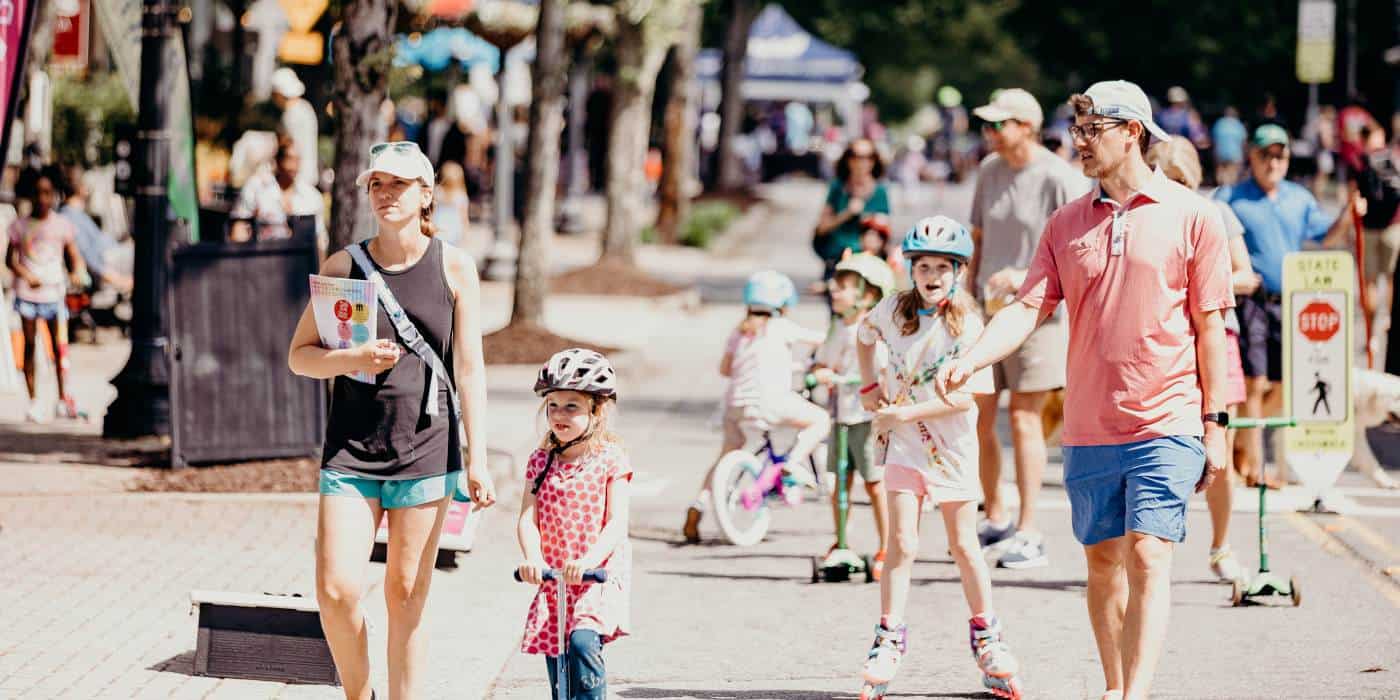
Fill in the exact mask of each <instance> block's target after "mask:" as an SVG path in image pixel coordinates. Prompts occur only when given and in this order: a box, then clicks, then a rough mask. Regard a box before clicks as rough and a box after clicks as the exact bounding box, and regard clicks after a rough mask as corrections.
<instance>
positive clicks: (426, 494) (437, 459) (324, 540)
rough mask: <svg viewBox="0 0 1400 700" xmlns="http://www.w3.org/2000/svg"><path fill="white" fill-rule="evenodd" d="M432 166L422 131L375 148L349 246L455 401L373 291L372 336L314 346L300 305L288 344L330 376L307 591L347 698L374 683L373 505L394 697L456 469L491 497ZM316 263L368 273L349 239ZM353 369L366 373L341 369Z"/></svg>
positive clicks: (302, 363)
mask: <svg viewBox="0 0 1400 700" xmlns="http://www.w3.org/2000/svg"><path fill="white" fill-rule="evenodd" d="M434 180H435V178H434V175H433V168H432V164H431V163H429V162H428V159H427V157H426V156H424V155H423V153H422V151H420V150H419V148H418V146H417V144H414V143H412V142H402V141H401V142H395V143H381V144H378V145H376V146H374V147H373V148H371V149H370V165H369V168H368V169H366V170H365V171H364V172H362V173H360V175H359V177H358V178H357V179H356V180H355V182H356V185H357V186H359V187H362V188H364V191H365V193H366V195H367V197H368V200H369V205H370V208H371V209H372V211H373V213H374V219H375V224H376V226H377V232H376V234H375V236H374V237H373V238H371V239H369V240H368V241H366V242H364V243H356V244H353V246H355V247H362V248H361V251H362V252H363V253H364V255H365V257H366V258H367V263H368V264H370V265H372V266H373V268H374V271H375V272H376V273H378V276H379V277H380V278H382V280H383V284H385V285H386V286H387V287H388V289H389V291H390V292H392V294H393V296H394V298H395V299H397V301H398V304H399V305H400V306H402V307H403V309H404V311H405V312H406V314H407V316H408V318H409V320H410V321H411V322H412V324H413V325H414V326H415V327H416V328H417V331H418V333H419V334H420V335H421V336H422V337H423V339H424V340H425V341H426V342H427V344H428V346H429V347H430V348H431V349H432V352H433V353H435V354H436V355H437V356H438V357H439V358H441V359H442V363H443V364H444V365H445V366H446V368H447V374H448V375H449V378H450V379H451V381H452V382H453V384H454V385H455V386H456V387H457V393H458V395H459V396H460V397H461V415H460V416H458V415H456V412H455V411H453V410H452V408H451V405H450V401H449V393H448V388H447V386H446V385H445V384H444V383H442V382H438V381H435V380H434V379H433V376H434V375H433V369H432V367H430V366H429V365H428V363H427V362H425V361H424V360H423V359H421V358H420V357H419V356H418V355H417V354H415V353H414V352H412V351H406V350H407V349H406V347H405V346H404V345H402V344H401V342H400V341H399V339H398V337H397V333H396V331H395V328H394V325H393V323H392V321H391V320H390V317H389V315H388V314H387V313H386V312H385V309H384V305H383V304H382V303H381V304H380V305H379V310H378V314H379V318H378V321H377V326H376V328H377V332H378V336H379V337H378V339H377V340H375V341H374V342H370V343H366V344H364V345H360V346H358V347H355V348H351V349H345V350H328V349H326V348H323V347H321V340H320V337H319V334H318V332H317V330H316V322H315V319H314V317H313V315H312V311H311V308H310V307H309V306H308V308H307V309H306V311H305V312H304V313H303V314H302V317H301V321H300V323H298V324H297V329H296V333H295V335H294V336H293V338H292V343H291V349H290V351H289V358H288V366H289V367H290V368H291V370H292V371H293V372H295V373H296V374H299V375H302V376H306V377H313V378H317V379H332V380H334V389H333V394H332V400H331V411H330V418H329V420H328V421H327V424H326V440H325V447H324V448H323V450H322V457H321V486H320V492H321V498H320V509H319V515H318V520H317V529H316V598H317V602H318V603H319V604H320V609H321V626H322V628H324V630H325V634H326V640H327V642H329V644H330V648H331V655H332V656H333V657H334V659H335V665H336V669H337V670H338V671H339V672H340V680H341V684H342V686H343V688H344V690H345V697H346V698H349V699H350V700H369V699H370V698H373V697H374V691H373V690H372V688H371V685H370V669H369V639H368V631H367V627H366V625H365V618H364V613H363V611H362V610H361V607H360V595H361V591H362V590H363V579H364V576H365V563H366V562H367V561H369V556H370V549H371V547H372V546H373V544H374V534H375V530H376V528H377V527H378V524H379V523H380V520H381V518H382V517H384V516H385V514H386V513H387V520H388V529H389V543H388V547H387V559H386V567H385V573H384V599H385V604H386V608H387V610H388V618H389V624H388V659H389V674H388V675H389V688H390V690H389V697H390V698H393V699H395V700H402V699H405V698H413V697H416V696H417V695H416V690H417V687H418V681H419V676H420V675H421V672H422V671H421V669H422V668H423V666H424V659H425V656H426V646H427V639H426V637H425V636H424V634H423V632H422V630H421V629H420V624H419V623H420V622H421V620H422V616H423V606H424V604H425V603H426V602H427V598H428V587H429V583H430V581H431V578H432V573H433V565H434V563H435V562H436V559H437V548H438V537H439V535H440V533H441V531H442V523H443V516H444V514H445V513H446V512H447V506H448V504H449V502H450V500H451V498H452V496H453V494H454V493H455V492H457V490H458V489H457V482H458V477H459V476H460V475H461V473H462V471H463V470H464V469H465V471H466V484H465V486H466V488H465V489H464V490H465V491H467V493H468V495H469V496H470V497H471V500H472V501H473V502H474V503H475V504H476V507H478V508H485V507H487V506H490V505H491V504H492V502H494V501H495V494H494V490H493V488H492V485H491V479H490V477H489V475H488V474H487V471H486V441H485V437H484V424H483V416H484V415H485V410H486V377H485V365H484V363H483V361H482V354H481V320H480V319H481V313H480V307H481V295H480V290H479V280H478V278H477V273H476V266H475V264H474V263H473V261H472V259H471V257H470V256H468V255H467V254H466V253H464V252H463V251H462V250H461V249H459V248H456V247H453V246H449V245H445V244H444V243H443V242H442V241H439V240H437V239H435V238H434V237H433V234H434V232H435V229H434V227H433V225H432V215H433V185H434ZM361 251H356V253H359V252H361ZM321 274H323V275H327V276H331V277H348V278H351V279H365V278H366V273H365V271H364V270H362V269H361V267H360V265H358V264H356V263H355V262H354V259H353V256H352V253H351V249H349V248H347V249H346V250H341V251H338V252H336V253H335V254H334V255H332V256H331V257H330V258H328V259H327V260H326V262H325V264H324V266H323V267H322V269H321ZM356 372H364V373H366V374H369V375H371V376H372V377H373V381H372V382H368V383H367V382H362V381H359V380H357V379H353V378H351V377H350V376H347V375H351V374H353V373H356ZM458 420H461V421H463V424H464V425H465V428H466V431H465V432H466V437H467V444H466V445H461V444H460V442H461V441H460V438H459V430H458V425H457V421H458ZM463 450H466V452H467V458H466V460H465V464H464V463H463V458H462V451H463Z"/></svg>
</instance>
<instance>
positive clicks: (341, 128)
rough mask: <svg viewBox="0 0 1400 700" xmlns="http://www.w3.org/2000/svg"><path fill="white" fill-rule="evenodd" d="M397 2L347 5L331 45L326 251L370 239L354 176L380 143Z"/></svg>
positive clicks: (365, 0) (355, 0)
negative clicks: (331, 154) (331, 162)
mask: <svg viewBox="0 0 1400 700" xmlns="http://www.w3.org/2000/svg"><path fill="white" fill-rule="evenodd" d="M398 11H399V3H398V2H397V0H350V2H347V3H345V6H344V10H343V12H342V14H341V22H340V30H339V31H338V32H336V33H335V36H334V38H333V39H332V40H331V51H332V52H333V53H334V54H335V66H334V67H333V68H332V77H333V79H334V82H335V91H334V102H333V104H334V107H335V173H336V177H335V185H334V186H333V187H332V189H331V226H330V251H336V250H340V249H341V248H344V247H345V246H348V245H350V244H351V243H354V242H355V241H358V240H363V239H365V238H368V237H370V236H371V235H373V234H374V221H373V218H372V217H371V215H370V212H369V206H368V204H367V200H366V198H365V193H364V192H362V191H360V189H359V188H358V187H356V186H355V176H356V175H358V174H359V173H360V171H362V170H364V169H365V168H366V167H367V166H368V165H369V147H370V146H372V145H374V144H375V143H376V142H378V141H383V140H384V136H385V133H384V132H385V125H384V124H383V123H381V122H380V119H379V106H380V105H381V104H383V102H384V99H385V97H387V96H388V87H389V67H390V60H391V59H392V56H393V53H392V52H393V36H392V33H391V29H392V28H393V26H394V24H395V22H396V21H397V15H398Z"/></svg>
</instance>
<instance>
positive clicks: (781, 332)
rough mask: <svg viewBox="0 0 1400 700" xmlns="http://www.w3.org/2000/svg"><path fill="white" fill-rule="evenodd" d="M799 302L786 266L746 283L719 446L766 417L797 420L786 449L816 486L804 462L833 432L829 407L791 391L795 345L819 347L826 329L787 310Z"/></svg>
mask: <svg viewBox="0 0 1400 700" xmlns="http://www.w3.org/2000/svg"><path fill="white" fill-rule="evenodd" d="M796 304H797V287H796V286H795V285H793V283H792V280H791V279H789V278H788V276H787V275H784V274H783V273H781V272H777V271H775V270H763V271H761V272H756V273H754V274H753V276H752V277H750V278H749V280H748V283H747V284H745V285H744V305H745V306H746V307H748V313H747V314H746V315H745V316H744V320H743V321H742V322H740V323H739V326H738V327H737V328H735V329H734V332H733V333H731V334H730V336H729V340H728V342H727V343H726V345H725V351H724V359H723V360H721V361H720V366H719V373H720V374H721V375H723V376H725V377H727V378H728V379H729V382H728V384H727V385H726V386H725V391H724V444H723V446H721V448H720V453H719V454H720V457H721V458H722V457H723V456H724V455H725V454H728V453H729V452H730V451H731V450H737V449H739V448H741V447H743V446H744V443H745V442H747V438H748V436H747V435H746V428H752V427H753V426H760V425H763V424H767V425H771V426H782V427H788V428H796V429H797V431H798V432H797V442H796V444H795V445H794V446H793V448H792V450H791V451H790V452H788V455H787V462H786V466H785V469H786V471H787V474H788V475H789V476H790V477H792V478H793V480H795V481H797V482H798V483H800V484H803V485H806V486H816V482H815V479H814V478H813V476H812V474H811V473H810V472H808V471H807V470H805V469H804V466H805V465H806V464H807V458H808V457H809V456H810V455H811V454H812V451H813V450H814V449H816V447H817V445H819V444H821V441H822V440H823V439H825V438H826V436H827V434H828V433H830V432H831V424H830V422H829V419H828V418H827V415H826V411H824V410H822V409H821V407H820V406H817V405H816V404H813V403H811V402H809V401H807V400H806V399H804V398H802V397H801V396H800V395H798V393H797V392H795V391H793V388H792V380H793V346H795V345H803V346H806V347H808V348H809V349H810V348H815V347H816V346H817V345H819V344H820V343H821V342H822V340H823V336H822V334H821V333H819V332H817V331H811V330H808V329H806V328H803V327H801V326H799V325H797V324H796V323H794V322H792V321H791V320H789V319H788V318H787V317H786V315H785V314H786V313H787V310H788V309H789V308H791V307H793V306H795V305H796ZM718 459H719V458H716V464H717V463H718ZM713 474H714V466H713V465H711V466H710V469H709V470H708V471H707V472H706V473H705V479H704V480H703V481H702V482H700V491H699V493H697V494H696V498H695V501H694V502H693V503H692V504H691V506H690V508H689V509H688V510H687V511H686V516H685V526H684V527H683V529H682V533H683V534H684V535H685V541H686V542H688V543H691V544H694V543H697V542H699V541H700V518H701V516H702V515H703V514H704V512H705V508H706V507H707V504H708V503H709V502H710V488H709V485H710V480H711V477H712V476H713Z"/></svg>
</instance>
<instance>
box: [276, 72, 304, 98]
mask: <svg viewBox="0 0 1400 700" xmlns="http://www.w3.org/2000/svg"><path fill="white" fill-rule="evenodd" d="M272 91H273V92H275V93H277V94H279V95H281V96H283V97H291V98H296V97H301V96H302V95H305V94H306V85H305V84H303V83H302V82H301V78H298V77H297V74H296V71H294V70H292V69H291V68H287V67H285V66H284V67H282V68H278V69H277V70H275V71H273V72H272Z"/></svg>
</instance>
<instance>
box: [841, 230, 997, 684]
mask: <svg viewBox="0 0 1400 700" xmlns="http://www.w3.org/2000/svg"><path fill="white" fill-rule="evenodd" d="M901 249H902V251H903V253H904V257H905V259H906V260H907V261H908V263H909V269H910V275H911V276H912V279H913V286H914V288H913V289H910V290H908V291H905V292H902V293H900V294H899V295H897V296H894V297H891V298H888V299H885V300H884V301H882V302H881V303H880V304H879V305H878V306H876V307H875V309H874V310H872V311H871V312H870V314H869V315H868V316H867V317H866V319H865V320H864V322H862V324H861V327H860V331H859V333H858V334H857V341H858V342H857V346H856V347H857V354H858V357H859V360H860V369H861V378H862V381H863V384H864V385H863V386H862V387H861V389H860V396H861V402H862V404H863V405H864V406H865V408H866V410H869V411H871V412H873V413H874V414H875V419H874V421H873V432H874V433H875V435H876V439H877V441H878V442H877V448H876V451H877V460H878V462H879V463H880V464H882V465H883V466H884V468H885V490H886V491H887V492H888V493H889V497H890V523H889V527H890V531H889V536H888V538H887V540H886V548H887V550H888V555H887V556H888V558H887V560H886V564H885V571H884V576H883V577H882V578H881V580H880V607H881V610H880V613H881V616H880V622H879V624H877V625H876V627H875V643H874V645H873V646H872V647H871V649H870V653H869V656H868V658H867V661H866V663H865V668H864V670H863V675H864V680H865V685H864V687H863V688H862V690H861V698H862V700H865V699H867V698H880V697H884V695H885V690H886V687H887V685H888V684H889V682H890V680H892V679H893V678H894V676H895V673H896V672H897V671H898V669H899V666H900V661H901V659H902V658H903V657H904V655H905V653H906V651H907V646H906V645H907V639H908V629H907V627H906V626H905V624H904V612H905V608H906V607H907V604H908V599H909V584H910V575H911V573H912V569H913V565H914V559H915V557H916V556H917V554H918V549H919V524H920V511H921V508H920V506H921V505H922V501H923V499H925V498H928V499H932V500H933V501H934V502H935V503H937V504H938V508H939V512H940V514H941V515H942V517H943V524H944V526H945V527H946V528H947V532H948V543H949V549H950V551H951V553H952V556H953V560H954V561H955V562H956V563H957V566H958V572H959V574H960V575H961V577H962V585H963V594H964V596H965V597H966V598H967V605H968V608H969V611H970V612H971V619H970V620H969V623H968V627H969V639H970V641H971V647H972V655H973V658H974V659H975V660H976V662H977V666H978V668H979V669H980V670H981V672H982V682H983V685H985V686H986V687H987V688H988V689H989V690H990V691H991V692H992V693H993V694H994V695H996V696H998V697H1002V698H1011V699H1013V700H1016V699H1019V698H1020V697H1021V690H1020V687H1019V684H1018V682H1017V675H1018V671H1019V669H1018V667H1017V662H1016V659H1015V657H1014V656H1012V654H1011V650H1010V648H1009V647H1008V646H1007V645H1006V643H1005V642H1004V641H1003V640H1002V630H1001V622H1000V620H999V619H998V618H997V615H996V613H995V612H994V611H993V606H992V582H991V577H990V575H989V574H988V571H987V564H986V562H985V561H984V560H983V558H982V553H981V547H980V546H979V544H978V541H977V527H976V526H977V499H978V494H979V486H978V480H977V474H978V470H977V455H978V447H977V408H976V404H975V402H974V401H973V397H972V394H973V393H990V392H991V391H992V377H991V374H990V372H988V371H986V370H984V371H982V372H979V373H978V374H977V375H976V376H974V377H973V379H972V381H970V382H969V383H968V385H967V388H966V389H965V390H963V391H961V392H959V393H957V394H956V395H952V396H950V397H948V402H946V403H945V402H944V401H943V400H941V399H940V398H939V397H938V396H936V395H935V394H934V391H933V386H932V378H933V375H934V373H935V372H936V371H937V369H938V367H939V366H941V365H942V364H943V363H944V362H946V361H947V360H948V359H950V358H952V357H955V356H956V355H957V354H958V352H959V349H960V348H962V347H966V346H968V345H970V344H971V343H972V342H974V341H975V340H976V339H977V337H978V336H979V335H980V334H981V332H982V327H983V323H982V319H981V318H980V317H979V316H978V313H977V311H976V306H975V305H974V302H973V299H972V296H971V295H970V294H968V293H967V292H964V291H961V289H960V287H961V282H962V281H963V280H962V273H963V270H964V267H965V266H966V264H967V261H968V260H969V259H970V258H971V257H972V252H973V243H972V236H971V234H970V233H969V232H968V230H967V228H966V227H964V226H963V225H962V224H960V223H958V222H956V221H954V220H952V219H949V218H948V217H944V216H935V217H931V218H926V219H922V220H920V221H919V222H918V223H916V224H915V225H914V227H913V228H912V229H910V230H909V232H908V233H907V234H906V235H905V237H904V241H903V244H902V245H901ZM877 344H880V345H883V346H885V348H886V349H887V350H888V351H889V367H888V370H887V371H886V372H884V373H883V376H878V375H877V373H876V367H875V348H876V345H877Z"/></svg>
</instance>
